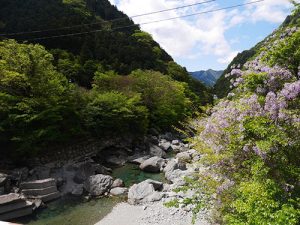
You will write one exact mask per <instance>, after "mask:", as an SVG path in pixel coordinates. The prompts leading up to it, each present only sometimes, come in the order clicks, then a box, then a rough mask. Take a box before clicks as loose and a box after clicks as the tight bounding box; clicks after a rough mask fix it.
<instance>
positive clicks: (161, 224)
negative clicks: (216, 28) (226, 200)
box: [95, 202, 209, 225]
mask: <svg viewBox="0 0 300 225" xmlns="http://www.w3.org/2000/svg"><path fill="white" fill-rule="evenodd" d="M191 221H192V215H191V212H186V211H184V210H179V209H175V208H166V207H164V206H163V203H162V202H157V203H153V204H148V205H145V206H140V205H138V206H133V205H129V204H128V203H120V204H118V205H117V206H115V207H114V209H113V211H112V212H111V213H110V214H108V215H107V216H106V217H105V218H104V219H103V220H101V221H100V222H98V223H97V224H95V225H191V224H192V223H191ZM195 225H209V223H208V222H207V221H206V220H205V219H204V218H202V219H201V218H200V219H198V221H197V222H196V224H195Z"/></svg>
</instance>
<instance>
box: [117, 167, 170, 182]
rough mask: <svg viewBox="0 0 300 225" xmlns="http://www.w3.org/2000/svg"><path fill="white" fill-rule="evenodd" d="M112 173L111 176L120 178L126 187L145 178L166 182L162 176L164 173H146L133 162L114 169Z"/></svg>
mask: <svg viewBox="0 0 300 225" xmlns="http://www.w3.org/2000/svg"><path fill="white" fill-rule="evenodd" d="M112 175H113V177H117V178H120V179H122V180H123V181H124V183H125V186H126V187H130V186H132V185H133V184H136V183H140V182H142V181H144V180H147V179H152V180H157V181H161V182H167V181H166V179H165V177H164V174H162V173H146V172H143V171H141V170H140V169H139V167H138V166H137V165H133V164H126V165H125V166H123V167H120V168H117V169H114V171H113V174H112Z"/></svg>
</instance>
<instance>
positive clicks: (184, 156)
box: [176, 152, 192, 162]
mask: <svg viewBox="0 0 300 225" xmlns="http://www.w3.org/2000/svg"><path fill="white" fill-rule="evenodd" d="M176 158H177V159H178V160H179V161H180V162H190V161H191V160H192V156H191V154H189V153H188V152H180V153H178V154H177V155H176Z"/></svg>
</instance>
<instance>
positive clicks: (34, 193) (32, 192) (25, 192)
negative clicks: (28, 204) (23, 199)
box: [22, 186, 57, 196]
mask: <svg viewBox="0 0 300 225" xmlns="http://www.w3.org/2000/svg"><path fill="white" fill-rule="evenodd" d="M54 192H57V188H56V186H50V187H47V188H41V189H23V190H22V194H23V195H26V196H29V195H30V196H39V195H48V194H51V193H54Z"/></svg>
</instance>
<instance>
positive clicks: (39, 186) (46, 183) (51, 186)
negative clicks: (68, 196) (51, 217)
mask: <svg viewBox="0 0 300 225" xmlns="http://www.w3.org/2000/svg"><path fill="white" fill-rule="evenodd" d="M20 188H21V189H22V194H24V196H26V197H27V198H29V199H30V198H33V199H41V200H42V201H43V202H49V201H52V200H55V199H57V198H59V197H61V195H60V193H59V192H58V191H57V187H56V181H55V179H53V178H50V179H45V180H35V181H30V182H25V183H22V184H21V185H20Z"/></svg>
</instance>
